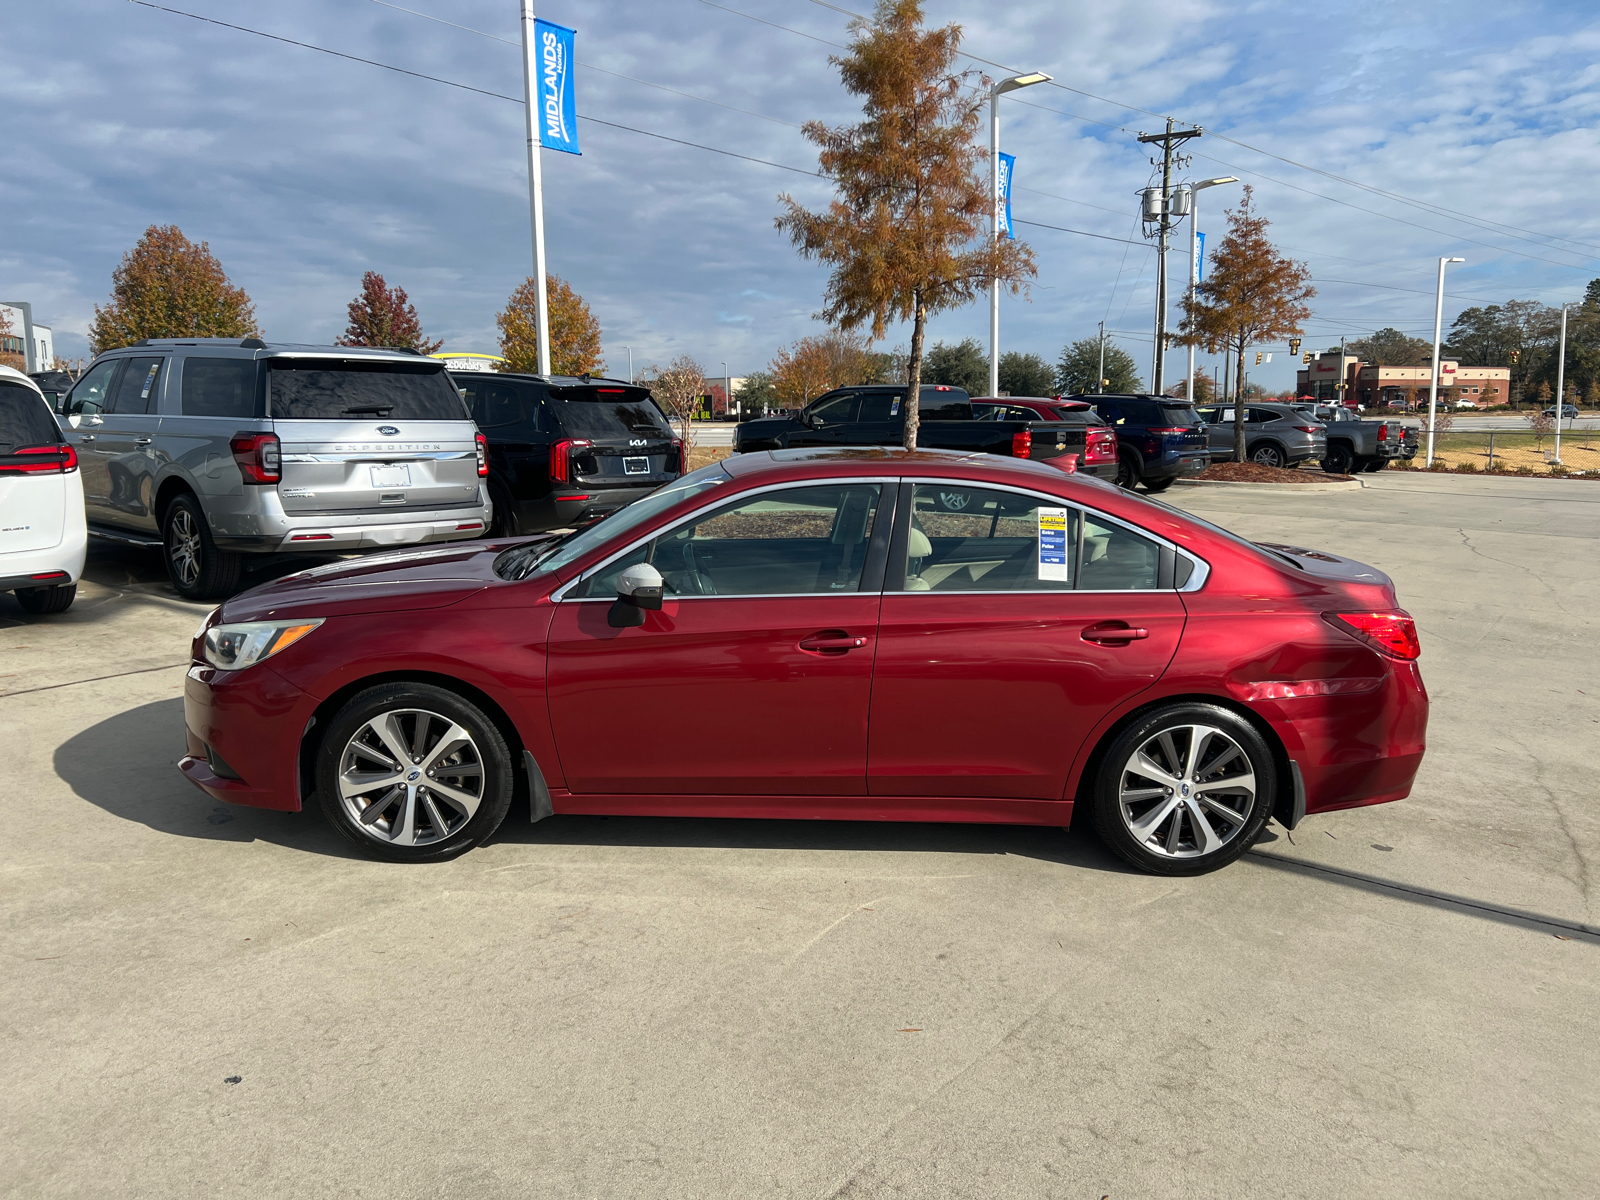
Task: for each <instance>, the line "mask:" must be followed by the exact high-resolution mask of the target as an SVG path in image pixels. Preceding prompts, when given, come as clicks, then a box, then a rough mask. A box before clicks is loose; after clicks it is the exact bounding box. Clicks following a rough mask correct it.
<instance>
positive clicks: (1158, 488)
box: [1144, 478, 1177, 492]
mask: <svg viewBox="0 0 1600 1200" xmlns="http://www.w3.org/2000/svg"><path fill="white" fill-rule="evenodd" d="M1176 482H1177V479H1176V478H1167V479H1146V480H1145V481H1144V490H1145V491H1147V492H1164V491H1166V490H1167V489H1168V488H1169V487H1171V486H1172V485H1173V484H1174V483H1176Z"/></svg>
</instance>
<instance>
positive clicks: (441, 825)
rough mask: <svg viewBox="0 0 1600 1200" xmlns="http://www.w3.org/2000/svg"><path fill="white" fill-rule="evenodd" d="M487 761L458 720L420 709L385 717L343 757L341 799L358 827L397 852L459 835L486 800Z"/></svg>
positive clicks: (361, 732) (366, 728) (358, 735)
mask: <svg viewBox="0 0 1600 1200" xmlns="http://www.w3.org/2000/svg"><path fill="white" fill-rule="evenodd" d="M483 787H484V773H483V758H482V756H481V755H480V754H479V752H478V746H477V743H476V742H474V741H473V738H472V735H471V734H470V733H469V732H468V731H467V730H466V729H465V728H463V727H462V726H461V725H460V724H458V723H457V722H455V721H453V720H451V719H450V718H449V717H444V716H440V715H439V714H438V713H434V712H428V711H427V710H425V709H419V708H402V709H392V710H390V711H388V712H385V713H380V714H379V715H378V716H375V717H373V718H372V720H370V721H368V722H367V723H366V724H365V725H363V726H361V728H360V729H358V730H356V732H355V733H354V734H353V735H351V737H350V740H349V741H348V742H346V743H345V747H344V750H343V752H342V753H341V755H340V758H339V801H340V803H341V804H342V805H343V807H344V810H345V812H346V813H348V814H349V816H350V817H351V818H352V820H353V823H354V825H355V827H356V828H357V829H359V830H361V832H362V833H364V834H366V835H367V836H368V837H370V838H372V839H373V840H374V841H378V842H383V843H385V844H387V845H392V846H431V845H436V844H437V843H439V842H442V841H443V840H444V839H446V838H448V837H450V836H451V835H452V834H455V833H458V832H459V831H460V830H461V829H462V827H463V826H465V825H466V823H467V822H468V821H470V820H472V817H473V815H474V814H475V813H476V812H477V811H478V805H479V803H480V802H481V801H482V799H483Z"/></svg>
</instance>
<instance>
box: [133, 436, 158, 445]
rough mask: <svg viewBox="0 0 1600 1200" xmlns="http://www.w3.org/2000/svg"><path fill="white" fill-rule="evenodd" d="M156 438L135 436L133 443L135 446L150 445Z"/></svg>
mask: <svg viewBox="0 0 1600 1200" xmlns="http://www.w3.org/2000/svg"><path fill="white" fill-rule="evenodd" d="M154 440H155V439H154V438H147V437H146V438H134V439H133V444H134V445H135V446H148V445H149V444H150V443H151V442H153V441H154Z"/></svg>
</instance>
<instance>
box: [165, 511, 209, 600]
mask: <svg viewBox="0 0 1600 1200" xmlns="http://www.w3.org/2000/svg"><path fill="white" fill-rule="evenodd" d="M167 541H168V546H167V556H168V557H169V558H170V559H171V560H172V573H173V574H174V575H175V576H176V577H177V580H178V583H179V584H181V585H182V586H183V587H186V588H192V587H193V586H194V584H195V580H197V579H199V578H200V552H201V551H200V529H199V527H198V526H197V525H196V524H195V520H194V514H193V513H192V512H190V511H189V510H188V509H187V508H185V507H183V506H182V505H179V506H178V508H177V511H176V512H174V513H173V514H172V519H171V521H170V522H169V523H168V526H167Z"/></svg>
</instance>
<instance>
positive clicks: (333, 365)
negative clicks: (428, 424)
mask: <svg viewBox="0 0 1600 1200" xmlns="http://www.w3.org/2000/svg"><path fill="white" fill-rule="evenodd" d="M267 367H268V374H267V379H268V384H267V404H268V409H267V411H268V412H269V413H270V414H271V415H272V416H274V417H278V418H284V419H289V420H323V421H350V420H360V419H362V418H364V417H375V418H378V419H380V420H389V421H466V420H469V419H470V418H469V417H468V415H467V410H466V406H465V405H464V404H463V403H462V400H461V393H460V392H458V391H457V390H456V388H455V386H454V385H453V384H452V383H451V382H450V379H449V376H447V375H446V374H445V371H444V364H443V363H438V362H425V361H424V362H416V363H408V362H384V361H382V360H375V359H358V358H346V359H338V358H273V359H269V360H268V361H267Z"/></svg>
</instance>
